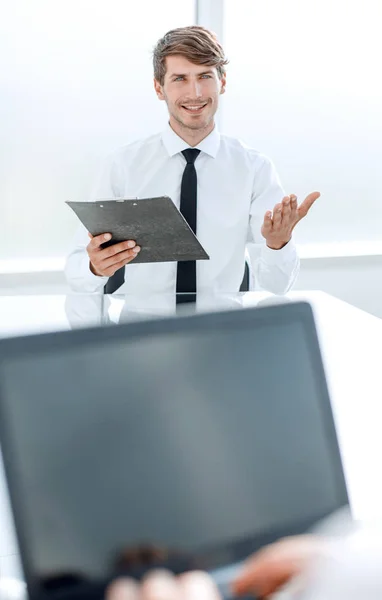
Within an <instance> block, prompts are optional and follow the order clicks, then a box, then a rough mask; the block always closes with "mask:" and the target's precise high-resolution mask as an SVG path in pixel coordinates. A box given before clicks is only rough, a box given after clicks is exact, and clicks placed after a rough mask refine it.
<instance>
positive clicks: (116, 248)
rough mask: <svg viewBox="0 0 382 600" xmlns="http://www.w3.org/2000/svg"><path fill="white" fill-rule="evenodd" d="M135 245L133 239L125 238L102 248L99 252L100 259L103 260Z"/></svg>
mask: <svg viewBox="0 0 382 600" xmlns="http://www.w3.org/2000/svg"><path fill="white" fill-rule="evenodd" d="M135 247H136V243H135V241H134V240H126V242H119V243H118V244H113V245H112V246H108V248H102V249H101V251H100V252H101V254H100V260H105V259H107V258H109V257H113V256H114V255H116V254H119V253H120V252H124V251H125V250H132V249H133V248H135Z"/></svg>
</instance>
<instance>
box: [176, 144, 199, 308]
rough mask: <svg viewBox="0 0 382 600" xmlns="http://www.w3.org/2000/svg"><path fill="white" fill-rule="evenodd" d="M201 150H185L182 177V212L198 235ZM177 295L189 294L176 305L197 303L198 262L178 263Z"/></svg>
mask: <svg viewBox="0 0 382 600" xmlns="http://www.w3.org/2000/svg"><path fill="white" fill-rule="evenodd" d="M199 152H200V150H197V149H196V148H188V149H187V150H183V152H182V154H183V156H184V157H185V159H186V161H187V164H186V168H185V169H184V173H183V177H182V185H181V188H180V212H181V213H182V215H183V216H184V218H185V219H186V221H187V223H188V224H189V226H190V227H191V229H192V231H193V232H194V233H196V212H197V211H196V209H197V202H196V184H197V178H196V169H195V160H196V158H197V156H198V154H199ZM176 293H177V294H187V295H184V296H179V295H177V297H176V303H177V304H182V303H184V302H195V301H196V261H195V260H185V261H179V262H178V268H177V276H176Z"/></svg>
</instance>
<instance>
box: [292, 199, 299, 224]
mask: <svg viewBox="0 0 382 600" xmlns="http://www.w3.org/2000/svg"><path fill="white" fill-rule="evenodd" d="M290 211H291V213H290V218H291V221H292V223H295V222H296V221H297V219H298V215H297V196H295V195H294V194H291V195H290Z"/></svg>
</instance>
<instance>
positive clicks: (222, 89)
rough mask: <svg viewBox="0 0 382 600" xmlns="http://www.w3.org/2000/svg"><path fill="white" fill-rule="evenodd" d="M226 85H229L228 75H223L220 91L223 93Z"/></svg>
mask: <svg viewBox="0 0 382 600" xmlns="http://www.w3.org/2000/svg"><path fill="white" fill-rule="evenodd" d="M226 85H227V80H226V76H225V75H223V77H222V78H221V80H220V93H221V94H225V88H226Z"/></svg>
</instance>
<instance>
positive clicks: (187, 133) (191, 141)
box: [170, 117, 215, 148]
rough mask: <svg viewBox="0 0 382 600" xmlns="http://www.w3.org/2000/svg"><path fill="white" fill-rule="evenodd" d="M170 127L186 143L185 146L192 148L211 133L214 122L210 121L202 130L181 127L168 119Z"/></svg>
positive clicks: (171, 119) (176, 122)
mask: <svg viewBox="0 0 382 600" xmlns="http://www.w3.org/2000/svg"><path fill="white" fill-rule="evenodd" d="M170 127H171V129H172V130H173V131H174V132H175V133H176V135H178V136H179V137H180V138H182V140H184V141H185V142H187V144H188V145H189V146H190V147H191V148H193V147H194V146H197V145H198V144H200V142H201V141H202V140H204V139H205V138H206V137H207V136H208V135H210V133H211V131H213V129H214V128H215V122H214V121H213V120H212V121H211V123H209V124H208V125H207V127H204V128H203V129H189V128H188V127H183V126H182V125H181V124H180V123H179V122H178V121H175V120H174V119H173V118H172V117H170Z"/></svg>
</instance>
